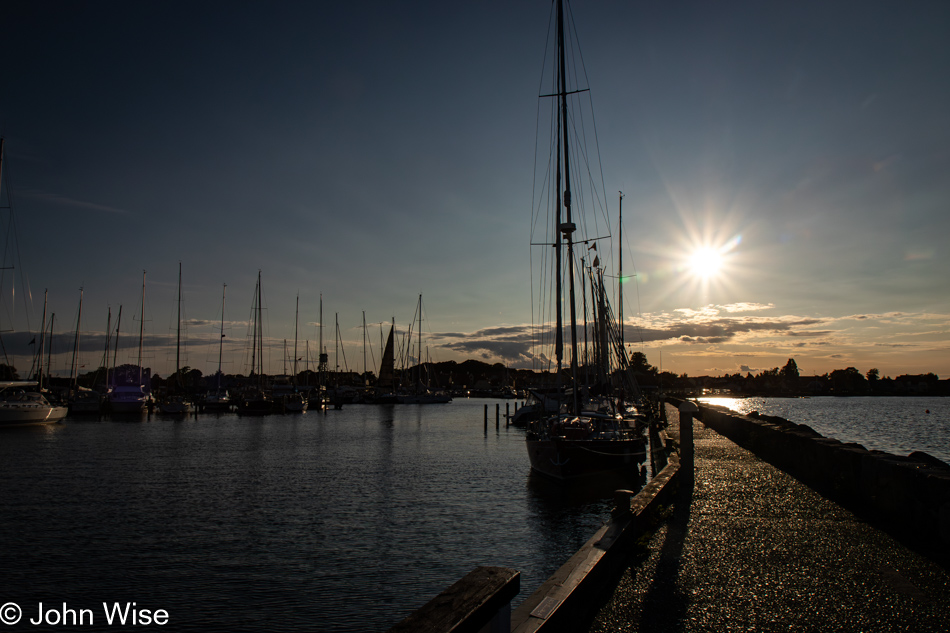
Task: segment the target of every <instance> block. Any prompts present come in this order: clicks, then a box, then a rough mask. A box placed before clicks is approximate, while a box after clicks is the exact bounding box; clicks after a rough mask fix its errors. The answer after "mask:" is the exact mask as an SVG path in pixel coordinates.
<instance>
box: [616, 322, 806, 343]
mask: <svg viewBox="0 0 950 633" xmlns="http://www.w3.org/2000/svg"><path fill="white" fill-rule="evenodd" d="M819 323H822V321H821V320H819V319H795V320H782V319H761V318H749V319H736V318H721V319H711V320H703V321H701V322H697V323H690V322H681V323H672V324H670V325H669V326H668V327H665V328H638V327H635V326H630V325H628V326H625V331H624V337H625V339H626V340H628V341H636V340H640V341H643V342H650V341H668V340H672V339H677V340H680V341H682V342H684V343H701V344H709V343H724V342H726V341H728V340H729V339H731V338H733V337H735V336H736V335H738V334H747V333H751V332H776V333H787V334H789V335H792V334H793V332H792V331H791V330H792V328H794V327H801V326H808V325H815V324H819ZM818 335H819V334H815V336H818Z"/></svg>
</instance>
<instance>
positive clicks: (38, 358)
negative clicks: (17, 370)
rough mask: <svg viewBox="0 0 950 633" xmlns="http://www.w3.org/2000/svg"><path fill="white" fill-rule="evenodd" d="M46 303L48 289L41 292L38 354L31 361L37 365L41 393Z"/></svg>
mask: <svg viewBox="0 0 950 633" xmlns="http://www.w3.org/2000/svg"><path fill="white" fill-rule="evenodd" d="M48 301H49V289H48V288H47V289H46V290H45V291H44V292H43V321H42V323H40V353H39V354H36V358H35V359H34V361H33V362H35V363H36V365H37V372H38V374H39V376H38V377H37V382H38V383H39V387H40V392H42V391H43V350H44V349H46V305H47V302H48Z"/></svg>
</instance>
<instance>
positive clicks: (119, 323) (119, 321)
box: [107, 304, 122, 384]
mask: <svg viewBox="0 0 950 633" xmlns="http://www.w3.org/2000/svg"><path fill="white" fill-rule="evenodd" d="M121 326H122V304H119V316H118V317H116V320H115V351H114V352H113V353H112V376H113V378H115V366H116V362H118V360H119V328H120V327H121ZM107 384H108V383H107Z"/></svg>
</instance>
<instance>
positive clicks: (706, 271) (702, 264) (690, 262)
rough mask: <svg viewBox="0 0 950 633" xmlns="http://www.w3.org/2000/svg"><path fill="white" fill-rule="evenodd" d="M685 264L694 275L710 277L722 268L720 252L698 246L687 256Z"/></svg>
mask: <svg viewBox="0 0 950 633" xmlns="http://www.w3.org/2000/svg"><path fill="white" fill-rule="evenodd" d="M686 265H687V267H688V268H689V271H690V273H692V274H693V276H694V277H698V278H700V279H712V278H713V277H716V276H718V275H719V272H720V271H721V270H722V265H723V256H722V252H721V251H719V250H716V249H712V248H700V249H698V250H696V251H694V252H693V254H692V255H690V256H689V258H688V259H687V262H686Z"/></svg>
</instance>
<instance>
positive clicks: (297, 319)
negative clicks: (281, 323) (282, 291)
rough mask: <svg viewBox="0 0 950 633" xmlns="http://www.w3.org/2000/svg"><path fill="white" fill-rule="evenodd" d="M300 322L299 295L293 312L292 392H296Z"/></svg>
mask: <svg viewBox="0 0 950 633" xmlns="http://www.w3.org/2000/svg"><path fill="white" fill-rule="evenodd" d="M299 322H300V294H297V308H296V309H295V310H294V379H293V381H292V382H293V385H294V391H297V388H296V387H297V324H298V323H299Z"/></svg>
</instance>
